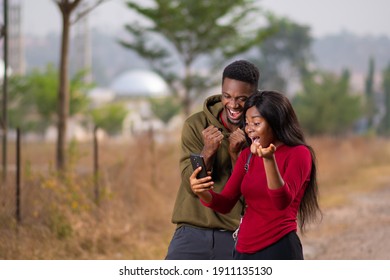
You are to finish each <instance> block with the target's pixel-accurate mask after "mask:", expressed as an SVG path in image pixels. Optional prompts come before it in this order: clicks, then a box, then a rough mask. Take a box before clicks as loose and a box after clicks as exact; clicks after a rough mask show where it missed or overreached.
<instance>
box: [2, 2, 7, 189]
mask: <svg viewBox="0 0 390 280" xmlns="http://www.w3.org/2000/svg"><path fill="white" fill-rule="evenodd" d="M3 12H4V26H3V30H2V31H3V37H4V77H3V104H2V105H3V106H2V111H3V115H2V125H3V158H2V160H3V162H2V163H3V183H4V185H5V184H6V182H7V133H8V120H7V99H8V96H7V68H8V0H3Z"/></svg>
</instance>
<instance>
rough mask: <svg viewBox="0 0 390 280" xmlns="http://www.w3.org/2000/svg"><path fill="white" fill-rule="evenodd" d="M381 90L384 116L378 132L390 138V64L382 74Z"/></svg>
mask: <svg viewBox="0 0 390 280" xmlns="http://www.w3.org/2000/svg"><path fill="white" fill-rule="evenodd" d="M382 88H383V93H384V105H385V114H384V116H383V118H382V120H381V123H380V125H379V132H380V133H381V134H383V135H387V136H390V63H389V64H388V65H387V67H386V68H385V69H384V70H383V73H382Z"/></svg>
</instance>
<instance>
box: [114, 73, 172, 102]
mask: <svg viewBox="0 0 390 280" xmlns="http://www.w3.org/2000/svg"><path fill="white" fill-rule="evenodd" d="M110 89H111V90H112V91H114V92H115V94H116V96H117V97H118V98H138V97H143V98H144V97H164V96H167V95H168V94H169V89H168V85H167V83H166V82H165V81H164V80H163V79H162V78H161V77H160V76H159V75H157V74H156V73H154V72H152V71H149V70H142V69H140V70H130V71H127V72H124V73H123V74H121V75H119V76H118V78H116V79H115V80H114V81H113V82H112V84H111V86H110Z"/></svg>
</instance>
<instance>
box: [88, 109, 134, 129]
mask: <svg viewBox="0 0 390 280" xmlns="http://www.w3.org/2000/svg"><path fill="white" fill-rule="evenodd" d="M127 114H128V111H127V109H126V107H125V106H124V105H123V104H122V103H116V104H107V105H104V106H102V107H99V108H96V109H93V110H91V116H92V120H93V122H94V124H95V125H96V126H97V127H99V128H101V129H103V130H105V131H106V132H107V133H108V134H110V135H115V134H117V133H118V132H120V131H121V130H122V124H123V121H124V119H125V118H126V115H127Z"/></svg>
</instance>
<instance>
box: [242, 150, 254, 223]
mask: <svg viewBox="0 0 390 280" xmlns="http://www.w3.org/2000/svg"><path fill="white" fill-rule="evenodd" d="M251 158H252V152H250V153H249V156H248V159H247V160H246V163H245V165H244V169H245V173H248V170H249V163H250V161H251ZM245 208H246V204H245V198H242V209H241V217H243V216H244V213H245Z"/></svg>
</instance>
